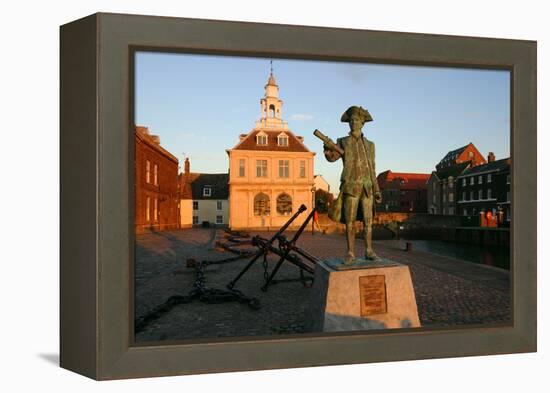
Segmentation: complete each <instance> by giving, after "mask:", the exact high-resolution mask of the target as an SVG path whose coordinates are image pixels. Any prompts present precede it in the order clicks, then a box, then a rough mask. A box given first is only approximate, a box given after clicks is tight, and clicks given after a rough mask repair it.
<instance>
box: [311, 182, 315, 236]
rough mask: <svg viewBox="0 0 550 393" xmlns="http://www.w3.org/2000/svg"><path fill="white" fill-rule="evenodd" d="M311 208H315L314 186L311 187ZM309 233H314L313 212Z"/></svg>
mask: <svg viewBox="0 0 550 393" xmlns="http://www.w3.org/2000/svg"><path fill="white" fill-rule="evenodd" d="M311 209H312V210H313V209H315V186H313V187H311ZM311 235H315V214H314V215H313V217H312V220H311Z"/></svg>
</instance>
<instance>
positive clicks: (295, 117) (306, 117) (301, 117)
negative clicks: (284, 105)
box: [290, 113, 313, 121]
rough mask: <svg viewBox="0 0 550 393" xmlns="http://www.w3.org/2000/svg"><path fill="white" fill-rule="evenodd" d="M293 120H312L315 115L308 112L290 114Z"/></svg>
mask: <svg viewBox="0 0 550 393" xmlns="http://www.w3.org/2000/svg"><path fill="white" fill-rule="evenodd" d="M290 119H291V120H298V121H304V120H312V119H313V115H309V114H307V113H295V114H293V115H291V116H290Z"/></svg>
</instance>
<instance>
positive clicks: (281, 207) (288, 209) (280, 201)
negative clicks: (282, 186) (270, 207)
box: [277, 193, 292, 216]
mask: <svg viewBox="0 0 550 393" xmlns="http://www.w3.org/2000/svg"><path fill="white" fill-rule="evenodd" d="M277 213H278V214H281V215H283V216H289V215H291V214H292V198H291V197H290V195H288V194H285V193H283V194H280V195H279V196H278V197H277Z"/></svg>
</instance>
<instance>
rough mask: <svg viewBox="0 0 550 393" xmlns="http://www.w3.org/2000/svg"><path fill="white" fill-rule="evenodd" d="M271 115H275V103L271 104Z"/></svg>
mask: <svg viewBox="0 0 550 393" xmlns="http://www.w3.org/2000/svg"><path fill="white" fill-rule="evenodd" d="M269 117H275V105H273V104H271V105H269Z"/></svg>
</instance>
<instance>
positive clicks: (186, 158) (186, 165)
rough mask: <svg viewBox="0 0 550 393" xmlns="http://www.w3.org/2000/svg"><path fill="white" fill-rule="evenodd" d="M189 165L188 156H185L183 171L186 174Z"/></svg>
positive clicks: (188, 170)
mask: <svg viewBox="0 0 550 393" xmlns="http://www.w3.org/2000/svg"><path fill="white" fill-rule="evenodd" d="M190 168H191V165H190V164H189V157H185V164H184V172H183V173H185V174H186V175H187V174H189V172H190Z"/></svg>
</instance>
